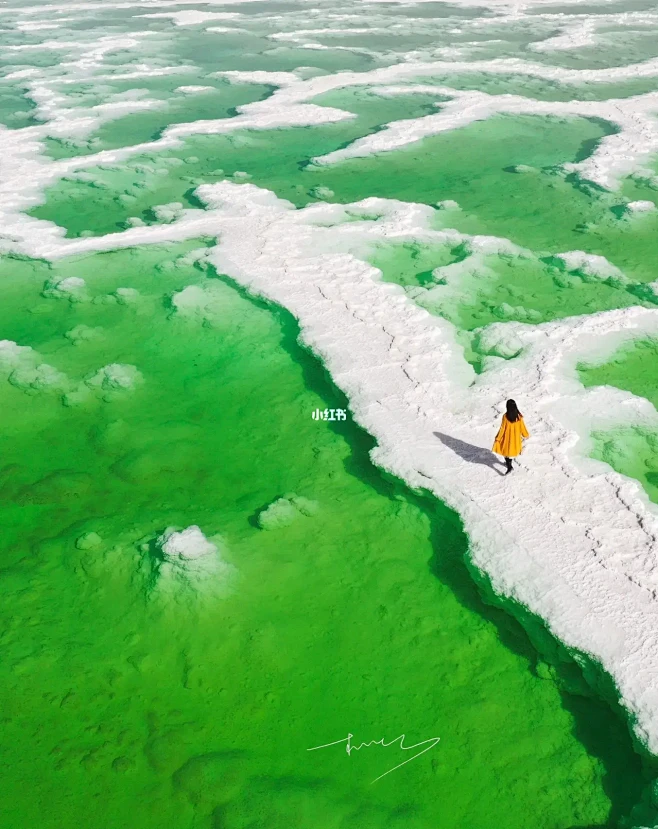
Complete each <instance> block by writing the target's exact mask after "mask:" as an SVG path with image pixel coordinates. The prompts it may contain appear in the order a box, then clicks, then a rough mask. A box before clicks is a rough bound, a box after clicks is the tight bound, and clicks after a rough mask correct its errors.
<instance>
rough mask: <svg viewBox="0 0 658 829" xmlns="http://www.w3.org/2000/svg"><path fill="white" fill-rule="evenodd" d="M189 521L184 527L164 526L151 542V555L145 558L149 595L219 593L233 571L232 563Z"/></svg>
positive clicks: (216, 544) (219, 543)
mask: <svg viewBox="0 0 658 829" xmlns="http://www.w3.org/2000/svg"><path fill="white" fill-rule="evenodd" d="M215 541H216V542H217V543H213V542H212V541H210V540H209V539H207V538H206V536H205V535H204V534H203V532H202V531H201V529H200V528H199V527H198V526H197V525H196V524H193V525H192V526H190V527H187V528H186V529H184V530H175V529H174V528H173V527H168V528H167V529H166V530H165V531H164V532H163V533H162V534H161V535H160V536H158V538H157V539H156V542H155V548H156V552H157V553H158V554H157V555H156V556H155V557H152V558H150V559H149V563H150V573H149V582H150V584H149V588H148V592H149V594H153V593H155V594H158V593H159V594H163V593H164V594H167V593H168V594H171V593H174V594H176V593H181V592H182V593H183V594H187V595H189V593H190V592H193V593H196V592H197V591H203V592H206V593H207V592H211V593H221V592H223V591H224V590H225V589H226V587H227V585H228V584H229V582H230V580H231V578H232V576H233V575H234V573H235V568H234V567H233V565H231V564H229V563H228V562H226V561H224V559H223V558H222V556H221V553H220V549H219V546H218V545H221V544H222V541H221V539H220V538H219V537H215Z"/></svg>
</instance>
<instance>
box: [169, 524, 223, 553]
mask: <svg viewBox="0 0 658 829" xmlns="http://www.w3.org/2000/svg"><path fill="white" fill-rule="evenodd" d="M158 543H159V544H160V548H161V550H162V553H163V555H164V556H165V558H168V559H183V560H190V559H197V558H202V557H203V556H211V555H215V554H216V553H217V547H216V546H215V545H214V544H211V542H210V541H208V539H207V538H206V537H205V535H204V534H203V533H202V532H201V530H200V529H199V527H197V526H196V525H194V526H192V527H188V528H187V529H186V530H182V531H181V532H176V531H175V530H172V529H171V528H170V529H168V530H166V531H165V532H164V533H163V534H162V535H161V536H160V538H159V539H158Z"/></svg>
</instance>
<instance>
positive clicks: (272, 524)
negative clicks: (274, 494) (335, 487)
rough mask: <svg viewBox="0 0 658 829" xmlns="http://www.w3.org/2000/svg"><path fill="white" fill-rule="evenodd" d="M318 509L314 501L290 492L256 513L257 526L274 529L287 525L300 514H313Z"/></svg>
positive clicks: (300, 515)
mask: <svg viewBox="0 0 658 829" xmlns="http://www.w3.org/2000/svg"><path fill="white" fill-rule="evenodd" d="M317 510H318V504H317V502H316V501H311V500H310V499H308V498H304V497H303V496H300V495H295V494H294V493H290V494H287V495H284V496H283V497H281V498H277V499H276V501H273V502H272V503H271V504H270V505H269V506H268V507H266V508H265V509H264V510H261V512H260V513H259V515H258V519H257V520H258V526H259V527H260V528H261V529H263V530H276V529H278V528H279V527H287V526H288V525H289V524H292V523H294V522H295V521H296V520H297V519H298V518H300V517H302V516H311V515H315V513H316V512H317Z"/></svg>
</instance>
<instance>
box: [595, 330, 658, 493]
mask: <svg viewBox="0 0 658 829" xmlns="http://www.w3.org/2000/svg"><path fill="white" fill-rule="evenodd" d="M657 357H658V341H656V340H653V339H648V340H635V341H633V342H631V343H630V344H628V345H626V346H624V347H623V348H620V349H619V350H618V351H617V353H616V354H615V355H614V357H613V358H612V359H611V360H609V361H608V362H606V363H603V364H601V365H596V366H585V365H581V366H579V375H580V378H581V380H582V382H583V385H585V386H614V387H616V388H618V389H624V390H625V391H630V392H632V393H633V394H636V395H638V396H639V397H645V398H646V399H647V400H649V401H650V402H651V403H653V405H654V406H655V407H657V408H658V361H657V359H656V358H657ZM592 437H593V438H594V451H593V453H592V456H593V457H595V458H597V459H598V460H602V461H605V463H608V464H610V466H612V467H613V469H615V470H617V472H621V473H622V474H623V475H628V476H629V477H631V478H635V479H636V480H638V481H639V482H640V483H641V484H642V486H643V487H644V489H645V490H646V492H647V494H648V496H649V497H650V498H651V500H652V501H654V502H656V503H658V432H656V431H653V430H649V429H646V428H641V427H627V428H620V429H615V430H613V431H608V432H597V433H595V434H594V435H593V436H592Z"/></svg>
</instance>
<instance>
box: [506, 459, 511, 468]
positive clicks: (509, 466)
mask: <svg viewBox="0 0 658 829" xmlns="http://www.w3.org/2000/svg"><path fill="white" fill-rule="evenodd" d="M505 466H506V467H507V468H508V469H511V468H512V459H511V458H505Z"/></svg>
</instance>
